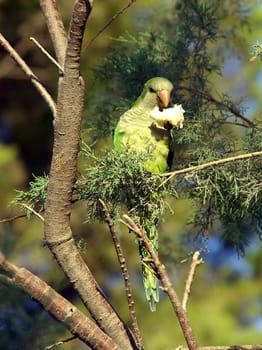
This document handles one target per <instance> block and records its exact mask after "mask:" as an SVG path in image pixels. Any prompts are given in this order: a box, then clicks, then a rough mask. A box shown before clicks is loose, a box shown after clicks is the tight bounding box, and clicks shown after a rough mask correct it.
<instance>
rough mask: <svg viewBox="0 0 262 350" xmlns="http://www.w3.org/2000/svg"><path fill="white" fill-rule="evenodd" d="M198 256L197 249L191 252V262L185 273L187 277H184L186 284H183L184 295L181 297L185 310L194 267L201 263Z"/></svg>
mask: <svg viewBox="0 0 262 350" xmlns="http://www.w3.org/2000/svg"><path fill="white" fill-rule="evenodd" d="M199 256H200V252H199V251H197V252H195V253H194V254H193V257H192V261H191V264H190V267H189V271H188V275H187V279H186V284H185V290H184V295H183V299H182V307H183V309H184V310H186V305H187V301H188V297H189V294H190V290H191V285H192V282H193V277H194V273H195V270H196V267H197V266H198V265H199V264H202V263H203V260H202V259H199Z"/></svg>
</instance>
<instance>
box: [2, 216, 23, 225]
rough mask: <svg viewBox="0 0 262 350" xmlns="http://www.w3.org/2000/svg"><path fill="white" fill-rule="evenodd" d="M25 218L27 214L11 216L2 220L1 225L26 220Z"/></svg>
mask: <svg viewBox="0 0 262 350" xmlns="http://www.w3.org/2000/svg"><path fill="white" fill-rule="evenodd" d="M24 217H26V214H19V215H14V216H11V217H10V218H4V219H0V224H3V223H4V222H12V221H15V220H17V219H21V218H24Z"/></svg>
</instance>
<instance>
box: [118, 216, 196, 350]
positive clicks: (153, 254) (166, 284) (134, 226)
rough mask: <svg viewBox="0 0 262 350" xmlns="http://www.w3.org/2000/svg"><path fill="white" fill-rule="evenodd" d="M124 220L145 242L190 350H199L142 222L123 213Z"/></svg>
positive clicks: (186, 318)
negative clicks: (135, 220) (137, 222)
mask: <svg viewBox="0 0 262 350" xmlns="http://www.w3.org/2000/svg"><path fill="white" fill-rule="evenodd" d="M123 218H124V219H125V221H124V220H120V222H122V223H123V224H124V225H125V226H127V227H128V228H129V229H130V230H131V231H133V232H134V233H135V234H136V235H137V237H138V238H139V239H140V240H141V241H142V242H143V244H144V246H145V248H146V249H147V250H148V252H149V254H150V255H151V258H152V261H153V263H154V267H155V271H156V274H157V275H158V276H159V279H160V281H161V283H162V287H163V291H164V292H166V293H167V295H168V297H169V300H170V302H171V304H172V306H173V309H174V311H175V313H176V315H177V318H178V321H179V323H180V326H181V329H182V331H183V334H184V337H185V340H186V342H187V345H188V348H189V349H190V350H197V349H198V347H197V343H196V339H195V336H194V333H193V329H192V327H191V325H190V322H189V319H188V316H187V313H186V311H185V310H184V309H183V307H182V305H181V303H180V301H179V298H178V296H177V294H176V291H175V290H174V288H173V286H172V284H171V281H170V279H169V277H168V274H167V272H166V268H165V266H164V265H163V264H162V262H161V261H160V259H159V257H158V255H157V253H156V252H155V250H154V248H153V245H152V243H151V242H149V241H148V239H147V238H146V235H145V234H144V232H143V229H142V227H141V226H140V224H136V223H135V222H134V221H133V220H132V219H131V218H130V217H129V216H128V215H123Z"/></svg>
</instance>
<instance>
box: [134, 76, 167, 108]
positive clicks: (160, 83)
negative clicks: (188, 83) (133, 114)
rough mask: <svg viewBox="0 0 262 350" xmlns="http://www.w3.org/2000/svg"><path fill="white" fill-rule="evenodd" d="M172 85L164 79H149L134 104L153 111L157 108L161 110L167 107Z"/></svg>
mask: <svg viewBox="0 0 262 350" xmlns="http://www.w3.org/2000/svg"><path fill="white" fill-rule="evenodd" d="M172 90H173V84H172V83H171V82H170V81H169V80H168V79H166V78H162V77H156V78H152V79H149V80H148V81H147V82H146V83H145V85H144V88H143V91H142V93H141V95H140V96H139V97H138V99H137V101H136V104H140V103H142V104H143V105H144V106H145V107H147V108H149V109H153V108H154V107H156V106H158V107H159V109H160V110H163V109H164V108H166V107H167V106H168V105H169V102H170V95H171V92H172Z"/></svg>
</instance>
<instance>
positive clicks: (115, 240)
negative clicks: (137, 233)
mask: <svg viewBox="0 0 262 350" xmlns="http://www.w3.org/2000/svg"><path fill="white" fill-rule="evenodd" d="M99 201H100V203H101V205H102V207H103V211H104V215H105V221H106V223H107V225H108V227H109V231H110V233H111V237H112V240H113V243H114V246H115V250H116V254H117V258H118V262H119V265H120V268H121V270H122V275H123V279H124V283H125V289H126V296H127V301H128V308H129V313H130V318H131V323H132V329H133V333H134V336H135V338H136V343H137V346H138V348H139V349H143V340H142V336H141V333H140V330H139V327H138V322H137V317H136V310H135V302H134V299H133V293H132V288H131V283H130V277H129V273H128V270H127V266H126V261H125V258H124V254H123V251H122V248H121V246H120V241H119V239H118V237H117V233H116V231H115V226H114V222H113V220H112V218H111V216H110V214H109V211H108V209H107V206H106V204H105V202H104V201H102V200H101V199H100V200H99Z"/></svg>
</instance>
